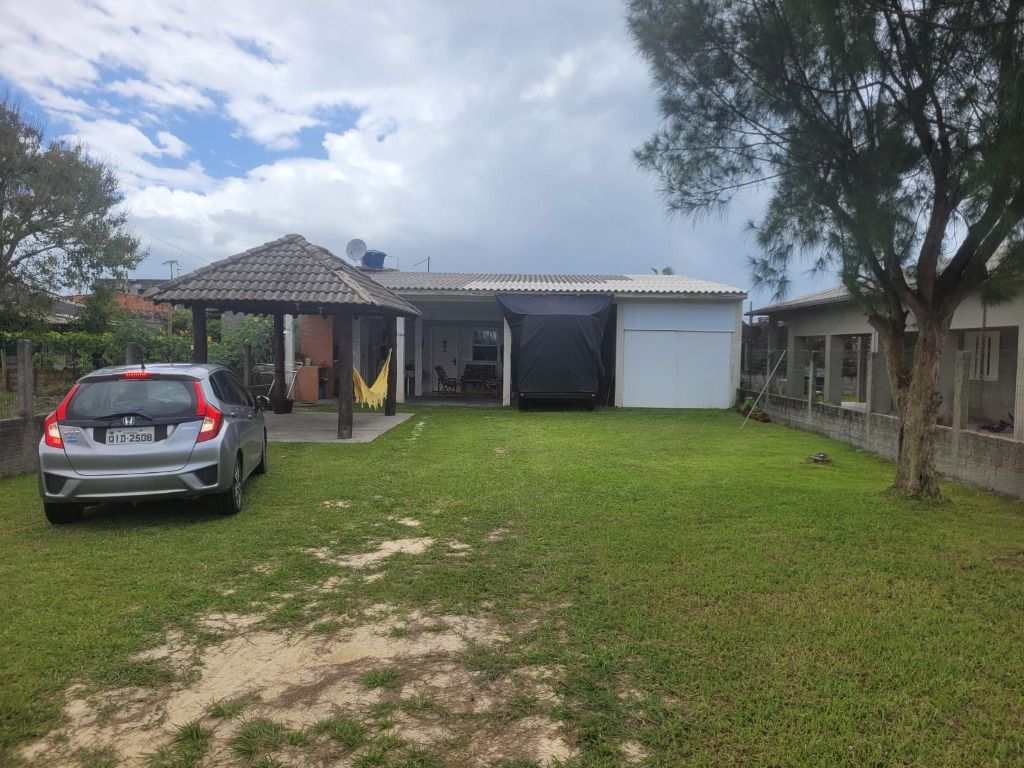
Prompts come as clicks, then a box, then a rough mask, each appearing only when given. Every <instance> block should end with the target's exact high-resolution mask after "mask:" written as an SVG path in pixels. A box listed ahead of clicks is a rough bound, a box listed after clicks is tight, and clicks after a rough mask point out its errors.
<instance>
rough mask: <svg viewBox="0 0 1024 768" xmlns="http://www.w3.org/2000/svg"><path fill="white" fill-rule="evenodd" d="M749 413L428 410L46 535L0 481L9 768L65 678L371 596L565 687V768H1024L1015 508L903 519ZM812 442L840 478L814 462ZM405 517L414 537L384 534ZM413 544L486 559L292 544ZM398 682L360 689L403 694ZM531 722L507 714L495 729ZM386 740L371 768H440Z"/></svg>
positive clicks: (487, 663) (0, 693)
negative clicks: (362, 574)
mask: <svg viewBox="0 0 1024 768" xmlns="http://www.w3.org/2000/svg"><path fill="white" fill-rule="evenodd" d="M740 421H741V419H740V417H738V416H737V415H736V414H733V413H722V412H669V411H662V412H659V411H629V410H610V411H603V412H596V413H585V412H573V413H557V412H530V413H518V412H515V411H511V410H507V409H506V410H499V409H459V408H436V409H421V410H420V411H418V412H417V414H416V416H415V417H414V418H412V419H410V420H409V421H408V422H406V423H405V424H403V425H401V426H400V427H398V428H396V429H394V430H392V431H391V432H389V433H388V434H387V435H385V436H384V437H383V438H381V439H379V440H377V441H376V442H375V443H372V444H369V445H352V446H343V447H337V446H332V445H295V444H275V445H272V446H271V448H272V451H271V467H270V474H269V475H267V476H266V477H265V478H258V479H256V480H255V481H253V482H251V483H250V484H249V486H248V495H247V498H246V508H245V509H244V510H243V512H242V514H241V515H239V516H238V517H235V518H219V517H215V516H213V515H211V514H209V513H207V512H206V511H205V510H204V509H202V508H201V507H199V506H197V505H195V504H191V505H187V506H183V507H176V506H174V505H161V506H158V507H149V508H142V509H137V510H132V509H125V508H101V509H97V510H95V511H93V512H91V513H89V514H87V518H86V520H85V521H84V522H83V523H81V524H78V525H74V526H67V527H61V528H54V527H50V526H48V525H47V524H46V523H45V521H44V519H43V515H42V511H41V508H40V504H39V502H38V500H37V498H36V488H35V478H34V477H32V476H26V477H19V478H13V479H7V480H2V481H0V541H2V542H3V545H2V546H3V549H2V557H0V595H2V596H3V597H2V599H0V681H2V682H0V764H3V765H9V764H12V763H14V762H15V760H16V751H17V747H18V746H19V745H20V744H21V743H22V742H23V741H25V740H28V739H30V738H32V737H34V736H40V735H43V734H45V733H46V732H48V731H49V730H50V729H51V728H53V727H54V726H55V725H56V724H58V723H59V721H60V715H61V708H62V705H63V699H62V693H63V691H64V690H65V689H66V688H67V686H68V684H69V683H70V682H72V681H76V680H77V681H83V682H85V683H86V684H87V685H90V686H94V687H103V686H115V685H125V684H139V685H152V686H161V685H168V679H169V677H170V676H171V673H170V672H168V670H166V669H163V668H162V667H160V666H159V665H155V664H151V663H143V662H138V661H129V656H130V655H131V654H132V653H133V652H134V651H137V650H139V649H141V648H144V647H148V646H152V645H154V644H156V643H158V642H159V641H160V639H161V637H162V636H163V633H164V632H165V631H166V630H167V628H168V627H171V626H177V627H181V628H184V629H185V630H189V629H190V628H193V629H194V620H195V617H196V616H198V615H200V614H203V613H204V612H208V611H211V610H217V611H236V612H245V611H247V610H250V609H251V607H252V606H253V605H254V604H257V605H258V604H260V603H261V601H265V600H266V599H267V596H268V595H269V594H272V593H284V595H285V597H284V598H282V600H281V601H279V603H278V604H276V605H275V606H274V609H273V613H272V614H271V616H270V618H269V619H268V622H270V623H271V624H275V625H278V626H282V625H283V626H310V625H312V626H314V627H316V628H317V630H316V631H322V632H331V631H332V629H333V628H334V627H335V626H336V624H335V623H332V622H333V617H336V616H338V615H343V614H344V613H345V612H346V611H352V610H355V609H358V608H359V607H360V606H365V605H369V604H374V603H388V604H391V605H395V606H399V607H401V608H403V609H409V610H411V609H414V608H415V609H419V610H421V611H424V612H433V613H438V614H440V613H447V614H451V613H457V614H463V615H470V616H480V615H488V616H493V617H496V618H497V619H498V620H500V621H501V622H502V623H503V624H504V625H505V626H507V627H511V628H514V630H515V631H512V632H511V637H510V639H509V641H508V642H505V643H502V644H500V645H499V646H493V647H491V646H487V647H485V646H480V647H476V646H474V647H473V648H472V649H471V651H470V652H469V653H468V654H467V658H466V660H465V661H466V663H467V664H468V665H471V666H472V668H473V669H476V670H483V671H488V672H493V674H495V675H499V674H501V673H502V671H503V670H507V669H511V668H513V667H516V666H517V665H520V664H525V663H527V662H528V663H530V664H534V665H543V666H544V667H545V668H549V669H554V670H558V675H557V678H558V679H557V683H556V685H555V690H556V693H557V702H556V703H555V704H553V705H551V706H550V707H549V710H548V711H549V712H550V713H552V714H553V716H555V717H557V719H558V720H559V721H560V722H561V723H562V724H563V727H564V732H565V734H567V739H568V741H569V742H570V744H571V745H572V747H573V748H574V750H575V753H574V755H575V756H574V758H573V762H572V763H571V764H572V765H579V766H595V765H597V766H603V765H618V764H620V761H623V760H625V758H624V756H623V755H624V753H623V752H622V748H623V745H624V744H627V743H631V742H632V743H636V744H638V745H639V747H640V750H639V753H640V754H641V755H643V757H642V758H640V759H642V760H643V763H644V764H645V765H651V766H666V767H667V766H678V765H684V764H685V765H706V766H712V765H779V766H782V765H785V766H790V765H851V766H853V765H858V766H859V765H921V766H940V765H949V766H959V765H1021V764H1022V763H1024V663H1022V660H1024V514H1022V512H1024V505H1022V504H1021V503H1020V502H1015V501H1011V500H1007V499H1002V498H998V497H995V496H992V495H988V494H985V493H981V492H978V491H975V490H972V489H968V488H964V487H961V486H955V485H947V486H946V488H945V490H946V492H947V493H948V496H949V501H947V502H946V503H943V504H940V505H922V504H916V503H910V502H906V501H903V500H901V499H898V498H895V497H894V496H893V495H891V494H890V493H889V492H887V491H886V490H885V489H886V486H887V485H888V483H889V482H890V479H891V475H892V467H891V465H889V464H887V463H885V462H882V461H880V460H878V459H875V458H873V457H871V456H868V455H865V454H861V453H858V452H857V451H855V450H853V449H851V448H849V447H847V446H844V445H841V444H839V443H835V442H832V441H828V440H824V439H820V438H817V437H814V436H811V435H807V434H803V433H800V432H796V431H792V430H789V429H786V428H783V427H780V426H777V425H773V424H757V423H751V424H749V425H748V426H747V428H746V429H744V430H743V431H740V430H739V424H740ZM819 450H825V451H828V452H829V453H830V454H832V455H833V457H834V460H835V461H834V464H832V465H830V466H818V465H811V464H808V463H806V462H805V458H806V457H807V456H808V455H809V454H810V453H812V452H816V451H819ZM330 500H345V502H346V503H345V504H344V505H337V504H336V505H332V506H325V505H323V504H322V502H324V501H330ZM410 516H412V517H415V518H417V519H418V520H420V521H422V527H421V528H419V529H417V530H416V532H415V534H410V532H409V529H408V528H406V527H404V526H403V525H402V524H401V523H400V522H397V521H394V520H388V518H389V517H396V518H403V517H410ZM495 529H507V535H505V536H503V537H495V536H494V535H493V532H494V531H495ZM410 535H415V536H430V537H433V538H434V539H435V540H436V541H444V540H449V539H450V540H458V541H459V542H464V543H466V544H468V545H470V546H471V547H472V548H471V549H469V550H467V552H466V554H465V556H464V557H457V558H456V557H451V556H448V555H446V554H445V553H444V552H443V551H442V548H441V547H440V546H434V547H432V548H430V549H428V550H427V551H426V552H424V553H422V554H420V555H416V556H413V555H399V556H396V557H394V558H392V559H391V560H389V561H388V565H387V568H386V572H385V576H384V577H383V578H380V579H379V580H376V581H372V582H365V583H361V584H360V585H359V587H358V588H353V589H344V590H338V591H337V592H336V593H333V594H331V595H330V597H329V599H323V596H322V595H319V593H316V594H318V595H319V598H318V599H317V600H314V599H313V598H312V597H311V593H309V592H306V591H303V588H304V587H306V586H308V585H311V584H316V583H319V582H323V580H324V579H325V578H327V577H329V576H331V575H332V574H336V573H344V572H345V569H344V568H340V567H339V566H337V565H332V564H330V563H328V562H324V561H322V560H318V559H317V558H315V557H311V556H310V555H309V553H308V551H305V550H308V549H309V548H318V547H323V546H324V545H325V543H326V542H330V543H331V546H332V547H333V548H334V549H335V550H337V551H340V552H347V553H358V552H365V551H367V550H368V549H373V542H379V541H381V540H384V539H397V538H401V537H407V536H410ZM228 588H230V589H228ZM232 590H233V591H232ZM225 593H228V594H225ZM317 622H320V623H317ZM395 632H396V634H400V630H397V629H396V630H395ZM401 674H402V672H401V671H400V670H398V671H387V670H376V671H371V672H369V673H366V675H364V678H365V679H364V680H363V684H364V685H366V686H367V687H374V686H376V687H380V688H381V689H382V690H385V691H390V690H391V689H392V687H393V686H394V685H400V682H401V680H400V678H401ZM388 695H391V694H388ZM395 695H397V694H395ZM396 701H397V700H396ZM406 701H407V700H402V701H398V702H397V703H395V702H392V705H389V706H392V707H398V706H407V709H410V710H411V709H412V708H413V706H414V705H415V702H413V703H412V704H408V705H407V704H406ZM428 704H430V703H429V702H420V706H421V707H424V708H425V707H427V706H428ZM223 706H227V705H223ZM537 706H539V705H538V704H536V702H530V701H521V702H519V704H518V705H517V707H510V708H509V710H508V712H507V713H506V716H507V718H508V721H509V722H510V723H511V722H514V721H515V719H516V718H517V717H523V716H526V715H527V714H529V713H530V712H531V711H532V710H531V707H532V708H536V707H537ZM385 710H387V707H380V708H379V712H377V714H378V715H380V716H381V717H383V716H385V715H387V712H386V711H385ZM392 715H393V713H392ZM213 717H217V715H216V714H214V715H213ZM211 722H212V721H211ZM383 727H384V726H381V728H383ZM245 728H247V729H248V730H245V731H244V732H240V733H239V735H238V736H236V737H235V738H236V743H235V747H234V749H235V754H236V755H238V756H239V758H238V759H239V760H240V761H241V762H239V763H238V764H239V765H249V764H255V763H251V762H246V761H247V760H250V759H252V758H253V756H254V755H256V754H257V751H253V750H258V749H268V750H269V749H278V748H279V747H278V746H258V745H259V744H263V742H266V743H267V744H271V745H281V744H285V742H287V743H288V744H289V745H290V746H288V747H287V748H288V749H291V750H300V749H302V748H304V747H303V745H304V744H308V743H311V742H312V741H313V740H315V739H321V740H322V739H327V738H328V737H330V738H335V739H336V740H339V743H340V740H343V739H349V741H350V742H351V744H353V745H358V744H362V743H364V741H365V739H368V738H370V737H369V736H367V735H366V734H367V733H372V732H373V729H372V728H370V726H369V725H368V724H367V722H355V721H352V720H346V719H344V718H340V719H336V720H332V721H325V723H323V724H320V725H318V728H317V730H313V731H310V732H308V733H298V732H289V733H285V731H282V730H281V729H280V728H278V726H276V725H275V724H274V723H272V722H263V721H260V720H250V721H248V723H247V725H246V726H245ZM261 729H262V730H261ZM275 729H276V730H275ZM367 729H369V730H367ZM203 733H204V732H202V731H201V728H200V727H199V726H198V725H197V726H195V732H194V733H192V737H194V739H193V740H194V741H195V743H196V744H198V746H196V747H195V749H197V750H199V751H198V752H196V754H202V749H203V748H204V747H203V746H202V745H203V743H204V742H203V739H204V738H206V736H204V735H203ZM338 733H340V734H342V736H337V734H338ZM324 734H326V735H324ZM332 734H334V735H332ZM186 737H187V734H186V735H184V736H181V739H186ZM374 738H377V739H378V741H375V742H373V744H372V745H371V746H370V747H365V750H366V752H365V753H364V754H363V757H361V758H360V760H362V762H361V763H359V764H362V765H371V764H372V765H396V766H397V765H409V766H413V765H421V766H428V765H435V766H436V765H445V764H446V762H445V759H444V754H442V753H441V752H437V751H435V752H434V753H430V754H428V753H426V752H422V751H416V750H412V749H411V748H409V749H406V750H405V751H403V748H401V747H400V745H399V744H398V743H397V742H396V741H395V740H393V739H392V741H391V742H388V741H387V739H385V738H384V737H374ZM245 739H248V740H249V741H245ZM260 739H262V740H263V742H260V741H259V740H260ZM268 740H269V741H268ZM182 743H184V742H182ZM250 743H257V747H252V748H251V749H250V746H249V745H250ZM346 743H347V742H346ZM280 748H281V749H283V748H284V747H280ZM352 748H355V747H352ZM182 749H184V747H182ZM246 750H249V751H246ZM389 750H390V751H389ZM268 754H269V753H268ZM275 754H276V753H275ZM247 756H248V757H247ZM89 759H91V760H93V762H91V763H90V762H88V760H86V759H85V758H84V757H83V763H82V764H83V765H109V764H110V763H103V762H102V761H100V762H96V758H89ZM190 759H191V758H190ZM182 760H184V758H182ZM197 760H198V758H197ZM266 760H267V761H268V762H266V763H265V764H266V765H272V764H274V763H272V762H269V760H270V758H269V757H267V758H266ZM403 761H404V762H403ZM15 764H16V763H15ZM153 764H156V763H153ZM160 764H163V763H160ZM167 764H168V765H170V764H172V763H170V762H169V763H167ZM174 764H176V765H177V764H181V765H185V764H192V765H199V764H202V763H201V761H199V762H193V763H186V762H180V763H174ZM289 764H295V765H299V764H301V763H300V762H294V763H289ZM509 765H513V763H509ZM516 765H529V763H516Z"/></svg>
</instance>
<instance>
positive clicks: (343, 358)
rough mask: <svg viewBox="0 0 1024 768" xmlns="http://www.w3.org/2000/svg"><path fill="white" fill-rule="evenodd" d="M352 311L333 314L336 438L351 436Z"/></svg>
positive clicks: (345, 438)
mask: <svg viewBox="0 0 1024 768" xmlns="http://www.w3.org/2000/svg"><path fill="white" fill-rule="evenodd" d="M352 322H353V318H352V313H351V312H348V311H340V312H337V313H335V315H334V346H336V347H337V348H338V359H337V361H336V362H335V369H334V375H335V376H336V377H337V380H338V439H339V440H348V439H350V438H351V437H352V399H353V396H352Z"/></svg>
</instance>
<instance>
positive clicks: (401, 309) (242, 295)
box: [145, 235, 420, 315]
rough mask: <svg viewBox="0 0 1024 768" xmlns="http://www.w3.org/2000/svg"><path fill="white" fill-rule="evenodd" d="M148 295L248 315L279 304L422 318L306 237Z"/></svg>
mask: <svg viewBox="0 0 1024 768" xmlns="http://www.w3.org/2000/svg"><path fill="white" fill-rule="evenodd" d="M145 296H146V298H148V299H152V300H153V301H157V302H170V303H174V304H184V305H186V306H187V305H190V304H208V305H210V306H212V307H220V308H223V309H234V308H238V309H241V310H243V311H245V308H246V307H249V311H258V308H263V309H264V310H265V309H266V308H267V307H269V306H277V307H280V309H281V310H282V311H285V312H287V311H289V310H297V309H299V308H302V309H303V310H304V311H307V312H308V311H310V308H323V309H324V310H330V309H332V308H337V307H339V306H348V307H357V308H358V307H365V308H367V309H377V310H381V311H385V312H397V313H399V314H406V315H418V314H420V312H419V310H418V309H416V308H415V307H414V306H412V305H411V304H410V303H409V302H407V301H406V300H405V299H403V298H401V297H400V296H397V295H395V294H394V293H393V292H392V291H391V290H389V289H388V288H386V287H385V286H384V285H382V284H381V283H379V282H376V281H374V280H372V279H371V278H370V277H369V276H368V275H367V274H365V273H364V272H361V271H360V270H358V269H356V268H355V267H353V266H351V265H349V264H346V263H345V262H344V261H342V260H341V259H339V258H338V257H337V256H335V255H334V254H333V253H331V252H330V251H328V250H327V249H326V248H322V247H321V246H318V245H313V244H312V243H310V242H309V241H308V240H306V239H305V238H304V237H302V236H301V235H285V236H284V237H282V238H280V239H279V240H273V241H271V242H269V243H264V244H263V245H260V246H257V247H255V248H250V249H249V250H248V251H245V252H244V253H239V254H236V255H235V256H230V257H228V258H226V259H222V260H221V261H217V262H214V263H213V264H211V265H209V266H207V267H203V268H201V269H197V270H195V271H194V272H189V273H188V274H186V275H182V276H181V277H178V278H176V279H174V280H169V281H168V282H166V283H164V284H163V285H161V286H159V287H158V288H152V289H150V290H148V291H146V293H145ZM313 311H315V309H314V310H313Z"/></svg>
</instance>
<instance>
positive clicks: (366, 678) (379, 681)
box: [359, 667, 402, 688]
mask: <svg viewBox="0 0 1024 768" xmlns="http://www.w3.org/2000/svg"><path fill="white" fill-rule="evenodd" d="M401 677H402V672H401V670H399V669H396V668H395V667H380V668H378V669H371V670H370V671H369V672H366V673H365V674H363V675H362V676H361V677H360V678H359V682H360V683H362V684H363V685H364V686H366V687H367V688H394V687H395V686H396V685H398V681H399V679H400V678H401Z"/></svg>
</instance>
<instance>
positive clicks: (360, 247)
mask: <svg viewBox="0 0 1024 768" xmlns="http://www.w3.org/2000/svg"><path fill="white" fill-rule="evenodd" d="M345 253H347V254H348V257H349V258H350V259H352V261H355V262H359V261H362V259H363V256H365V255H366V243H364V242H363V241H362V240H360V239H359V238H356V239H355V240H349V241H348V245H346V246H345Z"/></svg>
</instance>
